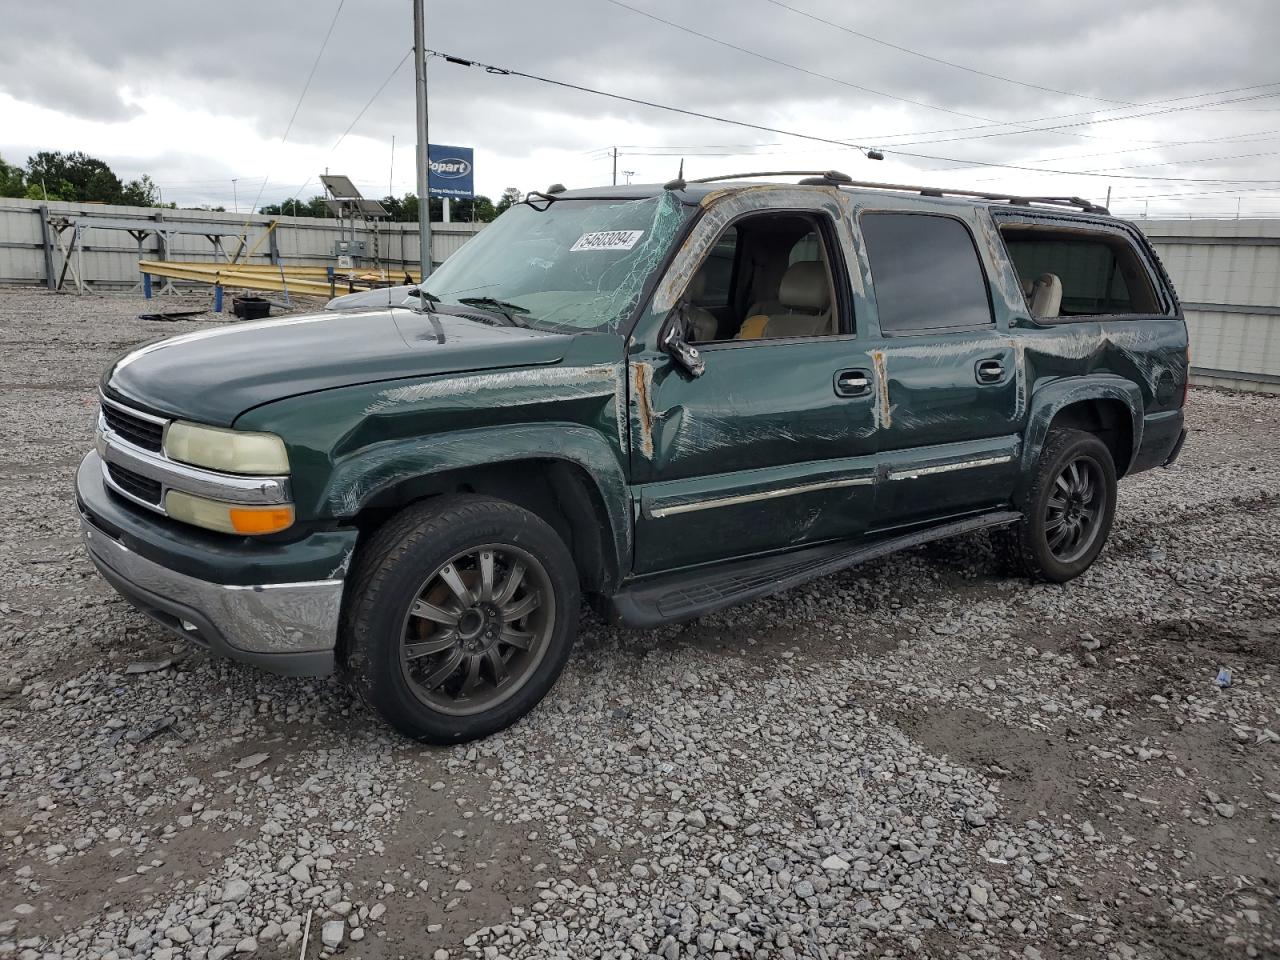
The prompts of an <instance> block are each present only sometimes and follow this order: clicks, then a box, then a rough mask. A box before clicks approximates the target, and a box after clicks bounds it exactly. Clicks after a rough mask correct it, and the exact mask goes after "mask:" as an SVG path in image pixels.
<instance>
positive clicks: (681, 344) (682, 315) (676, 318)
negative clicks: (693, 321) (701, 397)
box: [659, 300, 707, 380]
mask: <svg viewBox="0 0 1280 960" xmlns="http://www.w3.org/2000/svg"><path fill="white" fill-rule="evenodd" d="M688 307H689V304H688V302H687V301H685V300H681V301H680V303H679V305H677V306H676V308H675V310H673V311H672V313H671V316H670V317H668V318H667V323H666V326H665V327H664V328H663V332H662V335H661V337H660V338H659V346H660V347H661V348H662V350H663V351H664V352H665V353H667V354H668V355H669V356H670V357H671V359H672V360H673V361H675V364H676V366H678V367H679V368H680V369H681V370H683V371H684V372H685V373H686V374H688V375H689V376H690V377H691V378H692V379H694V380H696V379H697V378H698V377H700V376H702V375H703V374H704V373H706V372H707V364H706V361H704V360H703V359H702V354H700V353H699V352H698V349H697V348H696V347H695V346H694V345H693V344H691V343H690V342H689V341H688V340H686V339H685V336H686V332H687V331H688V329H689V320H688Z"/></svg>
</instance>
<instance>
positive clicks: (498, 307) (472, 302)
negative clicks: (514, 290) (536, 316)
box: [458, 297, 530, 327]
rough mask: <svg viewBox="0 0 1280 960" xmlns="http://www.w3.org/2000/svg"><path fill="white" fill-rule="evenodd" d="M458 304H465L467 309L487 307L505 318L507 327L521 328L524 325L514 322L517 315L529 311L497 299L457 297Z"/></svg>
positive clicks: (515, 304) (518, 305)
mask: <svg viewBox="0 0 1280 960" xmlns="http://www.w3.org/2000/svg"><path fill="white" fill-rule="evenodd" d="M458 302H459V303H465V304H466V305H467V306H469V307H488V308H489V309H490V310H492V311H494V312H495V313H498V314H501V315H502V316H503V317H505V318H506V320H507V324H508V326H512V327H522V326H524V324H522V323H519V322H517V321H516V317H515V315H516V314H517V313H521V314H528V313H529V312H530V311H529V309H528V308H527V307H522V306H520V304H518V303H508V302H507V301H506V300H499V299H498V298H497V297H459V298H458Z"/></svg>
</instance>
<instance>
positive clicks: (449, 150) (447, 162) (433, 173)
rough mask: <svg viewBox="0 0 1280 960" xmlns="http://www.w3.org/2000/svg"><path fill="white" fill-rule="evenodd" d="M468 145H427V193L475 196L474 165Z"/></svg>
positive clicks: (456, 196)
mask: <svg viewBox="0 0 1280 960" xmlns="http://www.w3.org/2000/svg"><path fill="white" fill-rule="evenodd" d="M473 157H474V154H473V151H472V149H471V148H470V147H448V146H445V145H443V144H439V143H431V144H428V145H427V193H429V194H431V196H433V197H452V198H453V199H455V200H470V199H471V198H472V197H474V196H475V165H474V162H473Z"/></svg>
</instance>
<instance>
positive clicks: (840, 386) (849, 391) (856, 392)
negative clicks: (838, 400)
mask: <svg viewBox="0 0 1280 960" xmlns="http://www.w3.org/2000/svg"><path fill="white" fill-rule="evenodd" d="M835 387H836V396H838V397H861V396H864V395H865V394H867V393H869V392H870V391H871V375H870V374H869V373H868V372H867V371H866V370H837V371H836V377H835Z"/></svg>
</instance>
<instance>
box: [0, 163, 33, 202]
mask: <svg viewBox="0 0 1280 960" xmlns="http://www.w3.org/2000/svg"><path fill="white" fill-rule="evenodd" d="M26 193H27V180H26V175H25V171H23V169H22V168H21V167H15V166H14V165H13V164H11V163H5V162H4V157H0V197H23V196H26Z"/></svg>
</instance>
